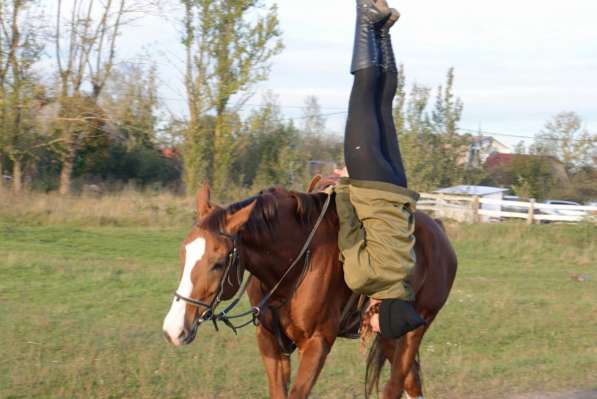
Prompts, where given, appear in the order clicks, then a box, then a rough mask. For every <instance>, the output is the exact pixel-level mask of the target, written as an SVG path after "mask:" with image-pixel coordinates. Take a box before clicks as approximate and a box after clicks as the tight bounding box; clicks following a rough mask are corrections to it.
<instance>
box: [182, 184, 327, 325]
mask: <svg viewBox="0 0 597 399" xmlns="http://www.w3.org/2000/svg"><path fill="white" fill-rule="evenodd" d="M331 201H332V195H329V194H328V197H327V199H326V201H325V203H324V205H323V207H322V210H321V213H320V215H319V217H318V219H317V221H316V222H315V225H314V226H313V229H312V230H311V232H310V233H309V235H308V236H307V239H306V241H305V243H304V245H303V247H302V248H301V250H300V252H299V254H298V256H297V257H296V258H295V259H294V261H293V262H292V263H291V264H290V266H289V267H288V269H286V272H284V274H283V275H282V277H280V279H279V280H278V282H277V283H276V284H275V285H274V286H273V287H272V288H271V289H270V290H269V291H268V293H267V294H266V295H265V296H264V297H263V298H262V299H261V301H259V303H258V304H257V305H256V306H253V307H252V308H251V309H249V310H247V311H245V312H242V313H239V314H235V315H229V313H230V312H231V311H232V310H233V309H234V308H236V306H237V305H238V304H239V303H240V301H241V299H242V296H243V295H244V293H245V292H246V290H247V287H248V286H249V282H250V281H251V278H252V277H253V275H252V274H250V273H249V276H248V277H247V278H246V279H243V277H244V272H245V269H244V266H243V264H242V261H241V258H240V252H239V250H238V243H239V240H240V238H239V235H238V233H237V234H236V235H234V236H230V235H228V234H226V233H222V232H220V233H219V234H220V235H221V236H224V237H226V238H228V239H229V240H230V241H232V249H231V250H230V252H229V253H228V261H227V264H226V268H225V269H224V273H223V274H222V277H221V279H220V283H219V288H218V292H217V294H216V295H215V296H214V298H213V300H212V301H211V303H209V304H207V303H204V302H201V301H198V300H196V299H192V298H187V297H185V296H183V295H180V294H179V293H178V292H175V293H174V297H175V298H176V300H177V301H184V302H186V303H187V304H189V305H191V306H194V307H197V308H200V309H205V310H204V311H203V313H201V315H199V316H198V317H197V318H195V320H194V322H193V326H192V329H191V331H192V332H193V333H195V332H196V331H197V328H198V327H199V326H200V325H201V324H203V323H205V322H208V321H211V322H212V323H213V325H214V328H215V330H216V331H220V330H219V328H218V322H222V323H224V324H225V325H226V326H227V327H229V328H230V329H231V330H232V331H233V332H234V333H235V334H237V332H238V330H239V329H241V328H243V327H246V326H248V325H251V324H253V325H255V326H257V325H259V315H261V314H262V312H263V310H264V309H265V308H266V307H267V306H268V302H269V300H270V299H271V298H272V296H273V295H274V294H275V293H276V291H277V290H278V288H280V285H282V283H283V282H284V280H285V279H286V277H287V276H288V275H289V274H290V272H291V271H292V270H294V268H295V267H296V266H297V265H298V264H299V261H300V260H301V259H303V258H304V264H303V270H302V271H301V275H300V277H299V279H298V281H297V284H296V285H295V286H294V289H293V291H292V293H291V296H290V297H292V295H294V293H295V292H296V290H297V289H298V287H299V285H300V283H301V282H302V280H303V278H304V277H305V274H306V272H307V270H308V268H309V264H310V259H311V249H310V246H311V243H312V242H313V239H314V238H315V234H316V233H317V230H318V229H319V226H320V225H321V223H322V222H323V220H324V219H325V215H326V213H327V211H328V209H329V207H330V204H331ZM234 266H236V267H237V278H238V283H239V289H238V291H237V292H236V294H235V295H234V297H233V299H232V301H231V302H230V304H228V306H226V308H225V309H224V310H222V311H221V312H219V313H216V309H217V307H218V306H219V305H220V304H221V303H222V295H223V293H224V286H225V284H226V282H228V284H230V285H232V282H231V281H230V271H231V270H232V269H233V267H234ZM243 280H244V281H243ZM243 318H244V319H246V318H248V320H245V321H244V322H241V323H240V324H234V321H235V320H238V319H243Z"/></svg>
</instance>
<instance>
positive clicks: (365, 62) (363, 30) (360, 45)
mask: <svg viewBox="0 0 597 399" xmlns="http://www.w3.org/2000/svg"><path fill="white" fill-rule="evenodd" d="M356 1H357V24H356V32H355V40H354V50H353V56H352V66H351V69H350V72H351V73H355V72H356V71H359V70H361V69H365V68H370V67H374V66H379V65H380V62H381V56H380V51H379V46H378V43H377V38H376V34H377V33H376V31H377V30H379V29H381V27H382V26H383V25H384V24H385V23H386V22H387V20H388V17H390V15H391V11H390V8H389V7H388V5H387V3H386V2H385V0H356Z"/></svg>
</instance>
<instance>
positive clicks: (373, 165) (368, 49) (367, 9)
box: [335, 0, 425, 338]
mask: <svg viewBox="0 0 597 399" xmlns="http://www.w3.org/2000/svg"><path fill="white" fill-rule="evenodd" d="M356 3H357V22H356V35H355V43H354V50H353V59H352V67H351V73H352V74H353V75H354V85H353V87H352V93H351V96H350V104H349V113H348V121H347V126H346V136H345V142H344V156H345V162H346V167H347V170H348V174H349V176H350V178H343V179H341V180H340V181H339V183H338V184H337V185H336V189H335V191H336V209H337V212H338V216H339V219H340V231H339V241H338V243H339V247H340V251H341V257H342V258H343V262H344V274H345V280H346V283H347V284H348V286H349V287H350V288H351V289H352V290H353V291H355V292H358V293H361V294H364V295H367V296H369V297H370V298H371V299H372V300H371V304H372V305H379V314H378V315H376V316H374V317H372V319H371V327H372V328H373V331H375V332H379V333H381V335H382V336H384V337H387V338H399V337H401V336H402V335H404V334H406V333H407V332H408V331H411V330H414V329H416V328H417V327H419V326H421V325H423V324H425V321H424V320H423V319H422V318H421V317H420V316H419V315H418V314H417V312H416V311H415V309H414V307H413V303H414V299H415V295H414V292H413V290H412V288H411V286H410V284H409V282H408V280H409V276H410V275H411V273H412V270H413V269H414V266H415V261H416V259H415V251H414V245H415V237H414V228H415V207H416V202H417V200H418V194H417V193H415V192H413V191H410V190H408V188H407V187H408V184H407V178H406V174H405V172H404V166H403V162H402V158H401V155H400V148H399V145H398V138H397V135H396V127H395V125H394V119H393V115H392V107H393V100H394V97H395V94H396V89H397V82H398V69H397V67H396V60H395V57H394V51H393V49H392V41H391V36H390V28H391V27H392V26H393V25H394V24H395V23H396V21H397V20H398V19H399V17H400V14H399V13H398V11H396V10H394V9H390V8H389V7H388V5H387V3H386V2H385V0H356ZM370 306H371V305H370Z"/></svg>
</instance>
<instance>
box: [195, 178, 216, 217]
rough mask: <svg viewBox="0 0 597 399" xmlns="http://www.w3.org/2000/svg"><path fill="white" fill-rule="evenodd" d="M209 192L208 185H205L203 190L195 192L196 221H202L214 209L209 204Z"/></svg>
mask: <svg viewBox="0 0 597 399" xmlns="http://www.w3.org/2000/svg"><path fill="white" fill-rule="evenodd" d="M210 196H211V193H210V190H209V184H207V183H205V184H204V185H203V188H201V190H199V191H198V192H197V197H196V198H195V201H196V205H197V219H198V220H199V219H203V218H204V217H205V216H207V214H208V213H210V212H211V211H212V210H213V209H214V207H213V206H212V204H211V202H210Z"/></svg>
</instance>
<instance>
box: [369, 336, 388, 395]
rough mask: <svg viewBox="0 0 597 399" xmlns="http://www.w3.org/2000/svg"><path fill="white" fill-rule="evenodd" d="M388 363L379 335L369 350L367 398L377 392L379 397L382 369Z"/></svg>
mask: <svg viewBox="0 0 597 399" xmlns="http://www.w3.org/2000/svg"><path fill="white" fill-rule="evenodd" d="M385 362H386V356H385V354H384V349H383V345H382V343H381V338H380V336H379V335H376V336H375V340H374V341H373V345H371V348H370V349H369V355H367V368H366V371H365V398H367V399H368V398H369V396H370V395H371V393H372V392H376V393H377V394H378V396H379V377H380V376H381V369H382V368H383V366H384V363H385Z"/></svg>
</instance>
